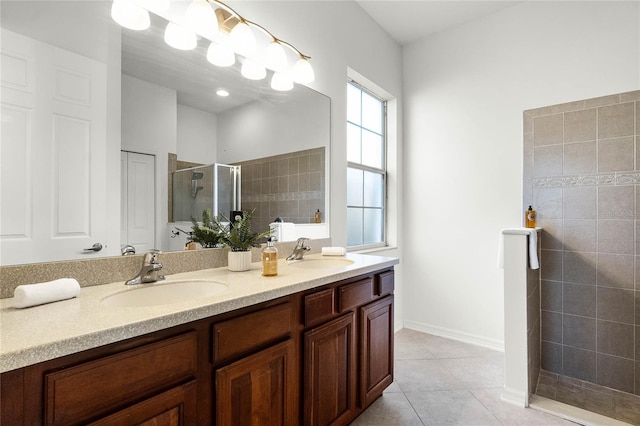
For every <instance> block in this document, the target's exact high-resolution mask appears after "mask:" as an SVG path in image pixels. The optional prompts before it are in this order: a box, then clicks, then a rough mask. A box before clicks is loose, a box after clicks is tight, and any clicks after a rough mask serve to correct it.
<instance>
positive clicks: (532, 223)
mask: <svg viewBox="0 0 640 426" xmlns="http://www.w3.org/2000/svg"><path fill="white" fill-rule="evenodd" d="M524 226H525V227H526V228H535V227H536V211H535V210H533V208H532V207H531V206H529V209H528V210H527V211H526V212H525V213H524Z"/></svg>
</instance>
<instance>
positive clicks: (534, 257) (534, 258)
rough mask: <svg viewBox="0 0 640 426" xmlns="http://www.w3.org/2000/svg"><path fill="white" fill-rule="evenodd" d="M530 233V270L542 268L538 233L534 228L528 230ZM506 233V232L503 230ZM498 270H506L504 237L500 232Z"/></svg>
mask: <svg viewBox="0 0 640 426" xmlns="http://www.w3.org/2000/svg"><path fill="white" fill-rule="evenodd" d="M526 230H527V231H528V232H529V268H531V269H538V268H540V262H539V261H538V231H536V230H535V229H534V228H527V229H526ZM503 231H504V230H503ZM498 269H504V237H503V233H502V231H500V240H499V241H498Z"/></svg>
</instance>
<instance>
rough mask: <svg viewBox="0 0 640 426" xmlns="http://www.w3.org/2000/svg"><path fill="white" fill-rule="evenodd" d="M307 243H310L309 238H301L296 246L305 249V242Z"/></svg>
mask: <svg viewBox="0 0 640 426" xmlns="http://www.w3.org/2000/svg"><path fill="white" fill-rule="evenodd" d="M305 241H309V238H307V237H300V238H298V242H297V243H296V246H298V247H300V248H303V247H304V242H305Z"/></svg>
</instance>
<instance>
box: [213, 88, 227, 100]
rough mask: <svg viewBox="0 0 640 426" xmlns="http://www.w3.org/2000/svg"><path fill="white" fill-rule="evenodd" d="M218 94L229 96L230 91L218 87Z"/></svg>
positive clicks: (224, 96)
mask: <svg viewBox="0 0 640 426" xmlns="http://www.w3.org/2000/svg"><path fill="white" fill-rule="evenodd" d="M216 95H218V96H220V97H222V98H226V97H227V96H229V92H227V91H226V90H224V89H218V90H216Z"/></svg>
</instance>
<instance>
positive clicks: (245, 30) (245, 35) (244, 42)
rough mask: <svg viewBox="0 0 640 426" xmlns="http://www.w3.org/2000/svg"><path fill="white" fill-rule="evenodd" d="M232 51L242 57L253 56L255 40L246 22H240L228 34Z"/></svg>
mask: <svg viewBox="0 0 640 426" xmlns="http://www.w3.org/2000/svg"><path fill="white" fill-rule="evenodd" d="M229 39H230V40H231V45H232V46H233V49H234V50H235V51H236V52H238V53H240V54H241V55H243V56H253V54H254V53H255V51H256V38H255V36H254V35H253V31H251V28H250V27H249V25H248V24H247V23H246V22H243V21H240V22H238V23H237V24H236V26H235V27H233V29H232V30H231V32H230V33H229Z"/></svg>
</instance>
